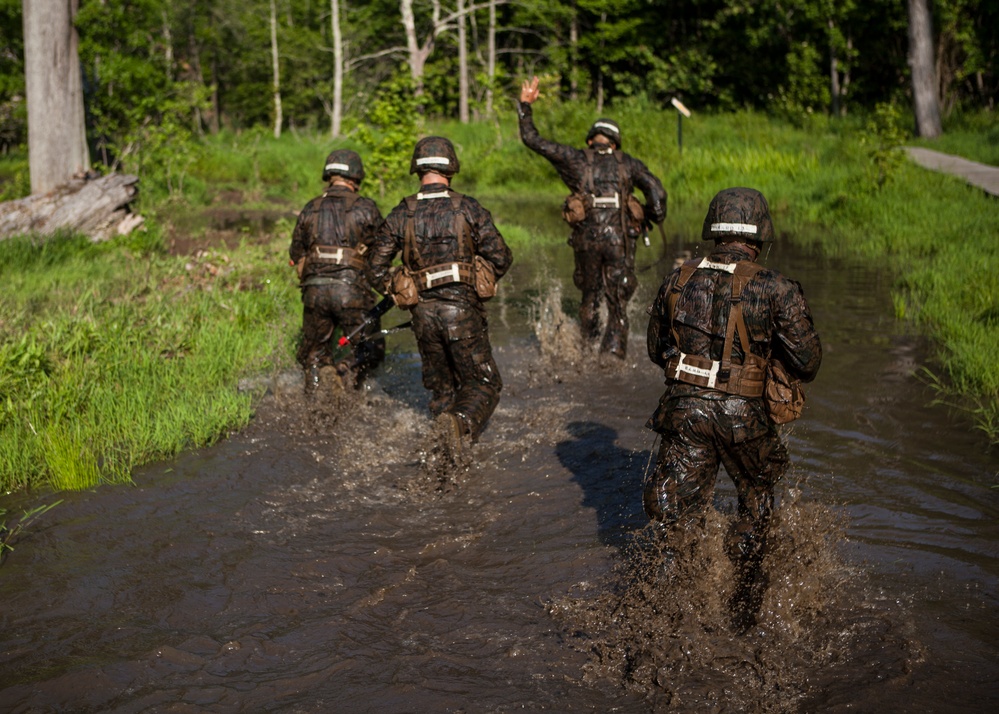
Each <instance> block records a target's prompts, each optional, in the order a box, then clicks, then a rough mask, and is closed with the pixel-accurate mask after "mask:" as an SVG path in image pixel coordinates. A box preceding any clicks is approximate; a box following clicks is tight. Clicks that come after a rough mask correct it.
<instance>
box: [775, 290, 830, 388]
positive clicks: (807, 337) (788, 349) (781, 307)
mask: <svg viewBox="0 0 999 714" xmlns="http://www.w3.org/2000/svg"><path fill="white" fill-rule="evenodd" d="M774 300H775V305H774V308H775V310H774V314H775V315H776V339H775V340H774V345H773V347H774V350H773V352H774V356H775V357H777V358H779V359H780V360H781V362H783V363H784V366H785V367H787V368H788V370H790V372H791V373H792V374H793V375H794V376H795V377H797V378H798V379H800V380H801V381H803V382H811V381H812V380H813V379H815V375H816V374H817V373H818V371H819V366H820V365H821V364H822V343H821V342H820V340H819V333H818V332H817V331H816V329H815V324H814V323H813V321H812V314H811V311H810V310H809V308H808V303H807V302H806V301H805V294H804V291H802V289H801V285H799V284H798V283H797V282H796V281H794V280H789V279H787V278H784V279H783V281H782V284H781V285H780V287H779V289H778V290H777V292H776V295H775V296H774Z"/></svg>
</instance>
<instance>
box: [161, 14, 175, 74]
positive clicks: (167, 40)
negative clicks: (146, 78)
mask: <svg viewBox="0 0 999 714" xmlns="http://www.w3.org/2000/svg"><path fill="white" fill-rule="evenodd" d="M161 17H162V18H163V45H164V47H163V59H164V61H165V63H166V75H167V79H168V80H170V81H171V82H172V81H173V33H172V32H171V31H170V17H169V16H168V15H167V11H166V8H164V9H163V12H162V14H161Z"/></svg>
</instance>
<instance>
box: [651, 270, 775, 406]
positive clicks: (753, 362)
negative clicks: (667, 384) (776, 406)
mask: <svg viewBox="0 0 999 714" xmlns="http://www.w3.org/2000/svg"><path fill="white" fill-rule="evenodd" d="M699 269H707V270H722V271H725V272H727V273H730V274H731V275H732V294H731V296H730V297H729V312H728V320H727V324H726V326H725V345H724V347H723V348H722V358H721V360H712V359H708V358H707V357H702V356H700V355H688V354H685V353H683V352H681V353H680V355H679V356H677V357H673V358H671V359H670V360H669V361H668V362H667V363H666V367H665V374H666V377H667V378H668V379H673V380H676V381H678V382H683V383H685V384H693V385H695V386H698V387H707V388H708V389H716V390H718V391H720V392H725V393H726V394H735V395H737V396H741V397H760V396H762V395H763V379H764V374H765V372H766V365H767V363H766V360H765V359H764V358H762V357H760V356H758V355H754V354H753V353H751V352H750V351H749V345H750V342H749V330H748V329H747V328H746V321H745V318H744V317H743V315H742V289H743V288H744V287H745V286H746V284H747V283H749V281H750V280H752V279H753V276H755V275H756V273H758V272H759V271H760V270H762V269H763V267H762V266H761V265H759V264H758V263H754V262H751V261H748V260H740V261H739V262H737V263H712V262H711V261H710V260H708V259H707V258H701V259H694V260H688V261H687V262H686V263H684V264H683V266H681V268H680V275H679V277H678V278H677V281H676V283H675V284H674V285H673V289H672V290H671V291H670V296H669V315H670V331H671V332H672V334H673V341H674V343H676V344H677V345H679V344H680V341H679V338H678V336H677V333H676V325H675V324H674V318H675V315H676V305H677V303H678V302H679V300H680V293H681V292H682V291H683V288H684V287H685V286H686V284H687V281H689V280H690V277H691V276H692V275H693V274H694V271H695V270H699ZM737 333H738V336H739V344H740V345H741V346H742V352H743V363H742V364H733V363H732V347H733V346H734V344H735V337H736V334H737Z"/></svg>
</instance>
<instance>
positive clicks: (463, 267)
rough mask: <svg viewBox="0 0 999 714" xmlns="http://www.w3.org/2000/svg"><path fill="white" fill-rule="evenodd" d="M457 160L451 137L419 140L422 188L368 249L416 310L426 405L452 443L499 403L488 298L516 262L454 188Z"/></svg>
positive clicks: (406, 305)
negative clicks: (398, 260)
mask: <svg viewBox="0 0 999 714" xmlns="http://www.w3.org/2000/svg"><path fill="white" fill-rule="evenodd" d="M459 168H460V167H459V163H458V156H457V155H456V154H455V151H454V146H453V145H452V144H451V142H450V141H448V140H447V139H445V138H443V137H439V136H430V137H426V138H424V139H421V140H420V141H419V142H417V144H416V148H415V150H414V151H413V159H412V162H411V164H410V169H409V171H410V173H415V174H417V175H418V176H419V179H420V190H419V192H418V193H416V194H414V195H412V196H407V197H406V198H404V199H403V200H402V202H401V203H399V205H398V206H396V207H395V208H394V209H393V210H392V212H391V213H390V214H389V215H388V218H386V220H385V223H384V224H383V225H382V227H381V229H380V230H379V231H378V235H377V238H376V240H375V242H374V244H373V245H372V251H371V277H372V280H373V281H374V284H375V285H377V286H378V288H379V289H380V290H384V291H385V292H387V293H388V294H390V295H392V297H393V299H394V300H395V303H396V305H397V306H398V307H401V308H403V309H410V310H412V313H413V332H414V334H415V335H416V341H417V345H418V346H419V350H420V357H421V359H422V361H423V385H424V386H425V387H426V388H427V389H429V390H430V392H431V399H430V412H431V414H432V415H433V416H434V417H435V418H436V419H437V420H438V422H440V427H441V430H442V431H443V432H444V433H445V434H446V435H447V438H448V443H447V444H445V446H447V447H448V448H449V449H451V450H452V451H460V450H461V449H462V448H463V447H464V446H465V445H467V444H468V443H470V442H474V441H475V440H476V439H478V437H479V434H481V433H482V430H483V428H484V427H485V425H486V421H487V420H488V419H489V417H490V415H491V414H492V413H493V410H494V409H495V408H496V405H497V403H498V402H499V395H500V390H501V389H502V386H503V383H502V381H501V380H500V375H499V371H498V370H497V368H496V362H495V361H494V360H493V354H492V347H491V346H490V344H489V333H488V331H487V323H486V311H485V307H484V305H483V301H484V300H486V299H488V298H489V297H491V296H492V295H493V294H494V293H495V284H496V280H497V279H499V278H500V277H502V276H503V274H504V273H506V271H507V270H508V269H509V268H510V264H511V263H512V262H513V257H512V255H511V253H510V249H509V248H508V247H507V245H506V243H505V242H504V241H503V236H501V235H500V233H499V231H498V230H496V226H495V225H493V220H492V216H491V215H490V214H489V211H487V210H486V209H485V208H483V207H482V206H481V205H480V204H479V202H478V201H476V200H475V199H474V198H472V197H471V196H463V195H462V194H460V193H457V192H456V191H453V190H452V189H451V188H450V183H451V178H452V177H453V176H454V175H455V174H457V173H458V170H459ZM400 251H401V252H402V265H401V266H397V267H395V268H392V269H391V270H390V266H391V264H392V260H393V258H395V256H396V254H398V253H399V252H400Z"/></svg>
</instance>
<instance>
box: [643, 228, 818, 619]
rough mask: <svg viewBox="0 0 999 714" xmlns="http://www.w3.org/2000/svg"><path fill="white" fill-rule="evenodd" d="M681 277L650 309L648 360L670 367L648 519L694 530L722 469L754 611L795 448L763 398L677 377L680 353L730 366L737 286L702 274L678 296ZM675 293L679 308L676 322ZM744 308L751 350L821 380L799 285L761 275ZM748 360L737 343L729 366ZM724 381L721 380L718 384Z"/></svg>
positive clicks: (732, 544)
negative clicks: (778, 490) (779, 488)
mask: <svg viewBox="0 0 999 714" xmlns="http://www.w3.org/2000/svg"><path fill="white" fill-rule="evenodd" d="M707 261H708V262H709V263H711V264H715V265H719V266H720V265H729V266H731V264H733V263H737V262H738V261H752V252H751V251H750V250H749V249H748V248H746V247H745V246H742V245H739V244H736V243H722V244H720V245H717V246H716V247H715V249H714V251H713V252H712V253H711V255H710V256H709V257H708V258H707ZM696 262H698V260H695V261H691V263H692V264H693V263H696ZM705 265H706V264H705ZM680 275H681V269H680V268H678V269H677V270H675V271H673V273H672V274H671V275H670V276H669V277H667V279H666V281H665V282H664V283H663V286H662V288H661V289H660V290H659V294H658V296H657V298H656V300H655V302H654V303H653V304H652V306H651V307H650V308H649V315H650V320H649V328H648V352H649V358H650V359H651V360H652V361H653V362H655V363H656V364H657V365H659V366H660V367H663V368H664V370H665V372H666V391H665V393H664V394H663V396H662V398H661V399H660V401H659V407H658V409H656V411H655V414H654V415H653V416H652V418H651V419H650V420H649V423H648V424H647V426H648V427H649V428H651V429H654V430H655V431H657V432H658V433H660V434H661V435H662V445H661V447H660V449H659V455H658V458H657V461H656V466H655V470H654V472H653V473H652V474H650V475H649V476H648V477H647V479H646V482H645V485H644V505H645V511H646V513H647V514H648V515H649V517H650V518H653V519H656V520H659V521H662V522H664V523H666V524H669V525H673V524H677V525H678V526H679V527H686V526H688V525H690V522H691V521H695V520H697V519H698V518H699V516H700V515H701V514H702V513H703V512H704V511H705V509H706V508H707V507H708V506H709V505H710V503H711V498H712V494H713V492H714V484H715V477H716V476H717V474H718V467H719V465H724V467H725V471H726V472H727V473H728V474H729V476H730V477H731V478H732V480H733V482H734V483H735V487H736V491H737V492H738V503H739V505H738V520H737V523H736V526H735V528H734V529H733V532H732V533H731V534H730V538H729V543H728V547H729V552H730V555H731V556H732V558H733V560H735V561H736V563H737V564H738V565H739V566H740V567H741V572H742V580H743V583H742V587H744V588H747V589H748V590H750V591H752V590H755V592H750V593H748V594H746V595H745V596H746V597H749V598H750V599H753V600H756V603H755V604H754V605H752V606H750V609H753V608H754V607H757V606H758V600H759V597H761V589H760V586H761V582H760V577H761V574H760V573H759V571H758V568H759V563H760V560H761V559H762V556H763V549H764V547H765V544H766V536H767V529H768V526H769V519H770V516H771V512H772V509H773V502H774V486H775V484H776V483H777V482H778V480H779V479H780V478H781V477H782V476H783V474H784V472H785V471H786V470H787V467H788V455H787V449H786V448H785V445H784V442H783V441H782V439H781V437H780V435H779V433H778V432H777V428H776V427H775V426H774V424H772V423H771V421H770V419H769V417H768V415H767V411H766V406H765V404H764V399H763V398H762V396H758V397H745V396H738V395H735V394H728V393H726V392H725V391H720V390H719V389H715V388H710V387H708V386H703V385H704V382H705V381H706V380H708V379H711V378H712V377H711V376H710V372H711V371H712V370H711V369H710V368H709V369H705V370H703V372H704V373H706V374H705V375H704V376H698V375H697V374H695V372H696V371H697V368H696V367H695V368H691V370H690V372H684V371H682V370H680V371H678V369H677V368H678V366H679V364H680V357H681V355H684V356H686V355H694V356H697V357H700V358H705V359H707V360H711V361H714V362H715V363H716V365H717V363H719V362H720V361H721V360H722V357H723V348H724V344H725V340H726V332H727V329H728V321H729V316H730V308H731V305H730V300H729V298H730V296H731V295H732V283H733V274H732V273H730V272H728V271H727V270H725V269H718V268H715V267H700V268H698V269H696V270H694V272H693V273H692V274H691V275H690V276H689V279H688V280H687V282H686V284H685V285H684V286H683V288H682V290H681V291H680V292H679V293H678V294H677V293H675V291H674V286H676V285H677V283H678V280H679V279H680ZM671 295H672V296H673V298H672V299H673V300H674V301H675V310H674V311H673V312H672V314H671V311H670V301H671ZM741 305H742V315H743V318H744V320H745V326H746V329H747V330H748V333H749V341H750V345H749V350H750V352H751V353H752V354H755V355H758V356H759V357H761V358H764V359H767V358H770V357H776V358H779V359H780V360H781V361H782V362H783V363H784V365H785V366H786V367H787V369H788V371H789V372H790V374H791V375H792V376H794V377H797V378H799V379H801V380H802V381H810V380H812V379H814V377H815V375H816V372H817V371H818V369H819V364H820V362H821V361H822V347H821V345H820V343H819V336H818V333H817V332H816V331H815V327H814V325H813V324H812V317H811V314H810V312H809V308H808V304H807V303H806V302H805V297H804V294H803V292H802V289H801V286H800V285H799V284H798V283H797V282H795V281H793V280H790V279H788V278H786V277H785V276H783V275H781V273H779V272H778V271H776V270H773V269H770V268H760V269H759V271H758V272H756V273H755V274H754V275H753V276H752V277H751V278H750V279H749V281H748V282H747V283H745V285H744V287H743V288H742V292H741ZM687 361H688V362H690V361H691V360H689V358H687ZM745 361H746V360H745V357H744V348H743V346H742V345H741V344H740V340H739V339H734V340H733V347H732V355H731V362H732V364H733V365H741V364H743V363H744V362H745ZM700 364H701V366H702V367H705V366H706V365H704V363H700ZM677 377H680V379H678V378H677ZM725 377H726V375H724V374H716V375H715V376H714V378H715V379H718V380H719V381H720V380H722V379H723V378H725ZM682 380H689V381H690V382H695V381H699V382H701V384H694V383H689V382H688V381H682ZM747 578H748V579H749V580H750V582H746V579H747Z"/></svg>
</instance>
